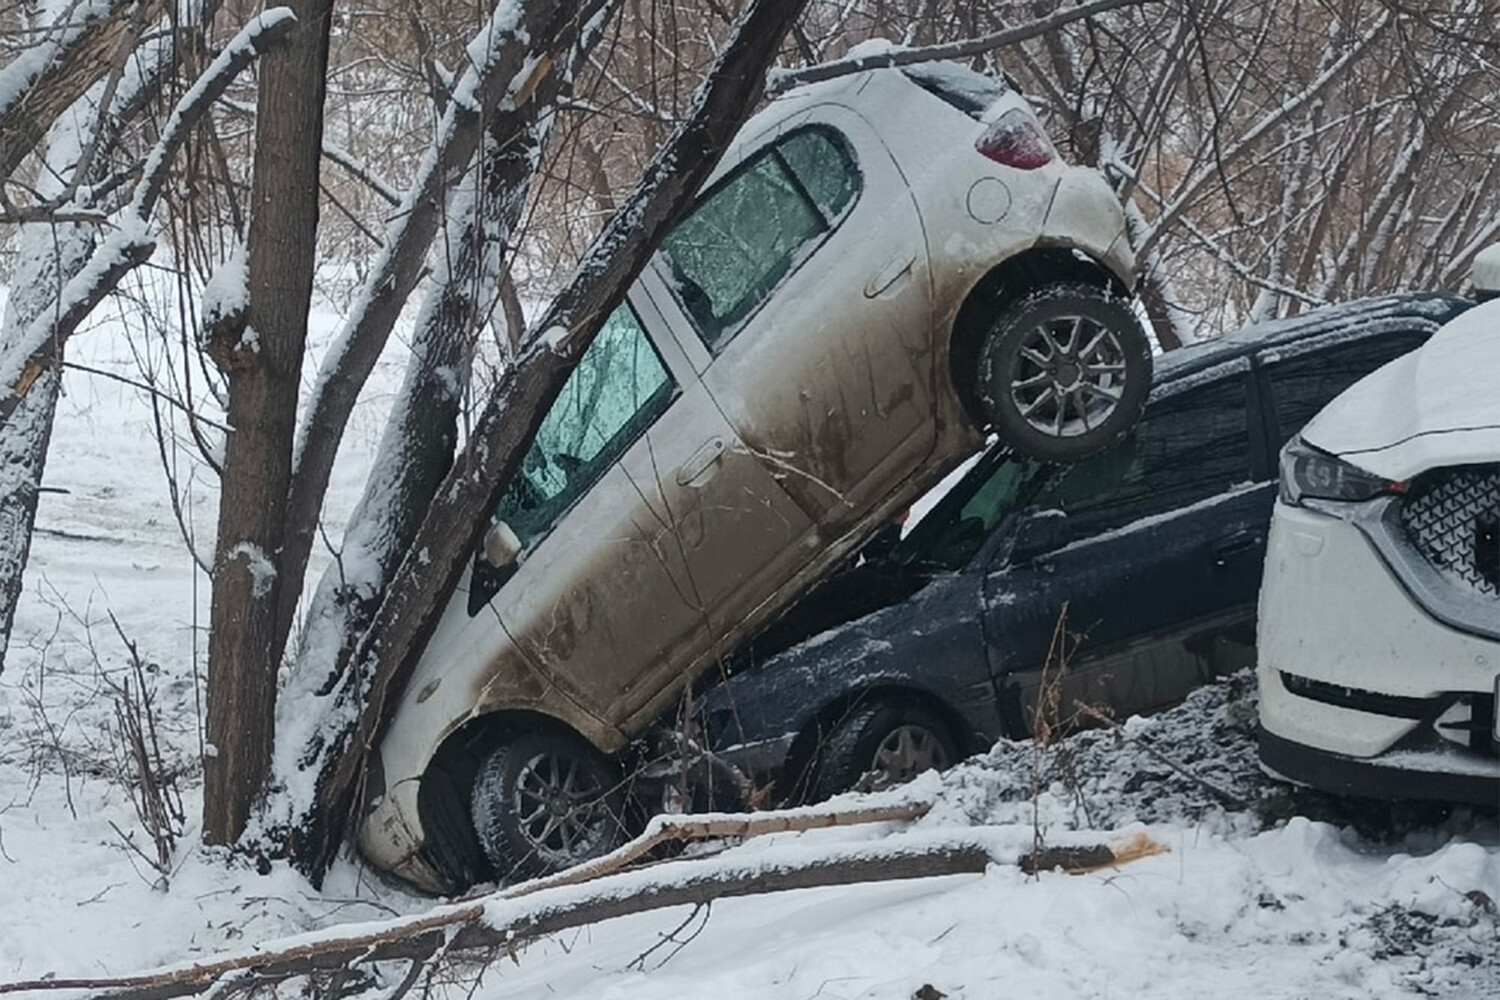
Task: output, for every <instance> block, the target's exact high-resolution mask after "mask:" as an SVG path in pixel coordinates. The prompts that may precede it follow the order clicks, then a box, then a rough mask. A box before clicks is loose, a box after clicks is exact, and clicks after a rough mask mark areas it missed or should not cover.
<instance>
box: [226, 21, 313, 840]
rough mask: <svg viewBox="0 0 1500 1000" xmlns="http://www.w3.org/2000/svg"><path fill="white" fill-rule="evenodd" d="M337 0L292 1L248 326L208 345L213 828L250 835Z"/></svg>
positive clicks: (258, 166) (255, 204) (273, 654)
mask: <svg viewBox="0 0 1500 1000" xmlns="http://www.w3.org/2000/svg"><path fill="white" fill-rule="evenodd" d="M332 5H333V4H332V0H294V2H292V3H290V4H288V6H290V7H291V9H292V11H293V13H294V14H295V15H296V17H297V24H296V26H295V28H294V29H293V30H292V33H291V36H290V38H289V39H288V40H287V41H286V43H284V44H283V45H282V46H280V47H279V48H277V49H276V50H274V51H273V52H271V53H269V54H268V55H267V56H266V57H265V59H264V64H263V65H262V66H261V76H260V92H259V114H258V115H257V117H256V132H255V168H254V174H253V177H252V181H251V188H250V198H251V216H250V227H249V235H248V238H247V240H246V246H247V273H248V281H247V286H248V287H247V289H246V291H247V293H248V294H247V309H246V311H245V313H244V315H243V320H244V324H245V325H244V326H243V327H242V328H241V329H240V330H239V331H237V333H238V335H237V336H236V335H235V333H233V332H230V331H228V330H219V331H217V332H218V333H219V334H220V338H219V339H217V340H216V341H214V342H213V343H211V344H210V349H211V350H212V352H213V356H214V360H215V362H216V363H217V364H218V365H219V366H220V368H222V369H224V370H225V374H226V378H227V382H228V389H229V407H228V423H229V425H230V426H231V427H233V428H234V432H233V433H231V434H230V435H229V437H228V440H227V441H226V444H225V448H224V470H223V474H222V477H221V480H220V494H219V496H220V499H219V524H218V540H217V543H216V551H215V557H214V573H213V603H212V606H211V609H210V618H209V622H210V632H209V640H208V691H207V696H206V699H205V700H206V703H207V726H206V728H207V743H208V750H207V754H206V756H207V759H205V760H204V762H203V785H204V787H203V839H204V841H205V842H207V843H210V844H227V843H232V842H233V841H235V840H236V839H238V837H239V835H240V833H241V832H242V831H243V830H244V828H245V821H246V819H247V818H248V817H249V815H250V807H251V804H252V803H253V802H254V801H255V798H256V797H257V796H258V795H259V793H260V789H261V785H262V782H263V781H264V780H265V776H266V773H267V770H268V769H269V766H270V759H271V736H272V727H273V719H274V715H273V713H274V711H275V698H276V669H277V666H278V664H279V661H280V647H279V646H277V645H276V644H275V643H274V641H273V636H274V634H275V630H276V610H277V596H278V594H277V583H278V578H277V574H276V563H275V562H274V561H273V560H274V559H275V558H276V557H277V554H278V553H279V551H280V549H281V547H282V543H283V538H284V530H283V529H284V523H285V510H286V497H287V490H288V487H289V485H290V482H291V472H292V438H293V434H294V433H295V431H296V420H297V400H298V393H299V389H300V386H301V377H302V354H303V347H304V344H305V341H306V338H307V313H308V307H309V305H310V303H311V300H312V283H313V268H314V266H315V263H316V260H315V250H316V241H317V228H318V161H319V157H320V151H321V149H322V145H323V95H324V90H325V88H326V80H327V66H328V35H329V20H330V14H331V9H332Z"/></svg>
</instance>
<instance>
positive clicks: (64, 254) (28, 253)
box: [0, 222, 94, 669]
mask: <svg viewBox="0 0 1500 1000" xmlns="http://www.w3.org/2000/svg"><path fill="white" fill-rule="evenodd" d="M93 249H94V240H93V236H92V233H91V232H90V231H89V229H87V228H86V227H85V226H83V225H81V224H76V223H64V224H62V225H59V226H51V225H48V224H47V223H44V222H33V223H29V224H27V225H26V226H24V227H23V228H22V231H21V237H20V246H19V258H20V263H19V265H18V267H17V269H16V274H15V280H14V283H13V286H12V287H13V291H12V292H11V297H10V299H9V300H8V302H7V303H6V310H5V317H4V322H3V324H0V353H3V352H4V350H5V349H6V348H7V347H9V346H10V345H13V344H14V343H15V342H16V341H17V340H18V339H19V338H20V337H21V336H22V335H24V334H25V332H26V330H27V329H28V328H29V327H30V326H31V324H32V322H33V321H35V320H36V318H37V317H38V316H39V315H41V314H42V312H44V311H45V310H47V309H48V308H50V307H51V306H52V305H53V303H54V302H55V301H56V296H57V293H58V291H59V290H60V289H61V288H62V287H63V286H64V285H65V284H67V282H68V281H69V280H71V279H72V278H73V277H74V276H75V275H76V274H77V273H78V272H79V271H81V270H82V269H83V266H84V264H86V263H88V259H89V255H90V254H91V253H92V252H93ZM61 360H62V358H61V349H60V348H59V357H58V361H59V363H60V362H61ZM61 387H62V372H61V370H60V368H59V367H56V366H54V367H50V368H46V369H43V370H42V371H41V372H39V373H38V375H37V376H36V380H35V381H34V382H33V383H32V385H31V388H30V390H29V391H28V392H27V393H26V396H25V398H24V399H22V400H21V401H20V403H19V404H18V405H17V406H16V409H15V411H14V412H13V413H12V414H11V417H10V419H9V420H7V421H6V422H5V423H3V424H0V469H4V470H5V476H4V477H3V479H0V669H3V668H4V655H5V644H6V642H8V640H9V638H10V629H11V625H12V624H14V622H15V614H16V601H17V600H18V599H19V598H20V596H21V578H22V576H23V573H24V571H25V569H26V560H27V558H28V557H29V556H30V553H31V526H32V523H33V522H34V521H35V519H36V502H37V495H38V494H37V491H38V487H39V486H40V485H41V482H42V470H43V468H44V467H45V465H46V461H47V445H48V442H50V441H51V439H52V415H53V413H54V411H55V410H56V408H57V395H58V391H59V390H60V389H61Z"/></svg>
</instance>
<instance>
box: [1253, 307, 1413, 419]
mask: <svg viewBox="0 0 1500 1000" xmlns="http://www.w3.org/2000/svg"><path fill="white" fill-rule="evenodd" d="M1427 337H1428V334H1426V333H1421V332H1417V331H1403V332H1400V333H1392V334H1387V335H1385V336H1379V337H1369V338H1366V339H1362V340H1356V341H1352V342H1348V343H1343V344H1339V345H1337V346H1335V347H1331V348H1327V349H1324V350H1317V351H1311V352H1309V353H1307V354H1302V355H1298V356H1296V357H1291V358H1287V359H1285V360H1282V361H1273V362H1269V363H1267V364H1266V365H1265V367H1264V371H1265V372H1266V374H1267V376H1268V377H1269V378H1270V381H1271V398H1272V399H1273V400H1274V401H1275V406H1276V423H1277V427H1278V429H1279V433H1278V434H1277V442H1276V443H1277V447H1280V446H1281V445H1284V444H1286V443H1287V441H1289V440H1291V437H1292V435H1293V434H1296V433H1297V432H1298V431H1300V430H1301V429H1302V425H1303V424H1305V423H1307V422H1308V421H1309V420H1311V419H1312V418H1313V417H1314V416H1315V415H1316V414H1317V412H1318V411H1319V410H1321V409H1322V408H1323V407H1325V406H1327V405H1328V403H1329V402H1330V401H1331V400H1332V399H1333V397H1335V396H1337V395H1338V394H1339V393H1341V392H1343V391H1344V390H1345V389H1347V388H1349V387H1350V386H1351V385H1353V384H1354V383H1355V382H1358V381H1359V380H1360V379H1362V378H1364V377H1365V376H1366V375H1368V374H1370V372H1372V371H1374V370H1375V369H1377V368H1379V367H1380V366H1381V365H1383V364H1385V363H1386V362H1387V361H1393V360H1395V359H1396V358H1398V357H1400V356H1401V355H1403V354H1406V353H1408V352H1409V351H1414V350H1416V349H1417V348H1418V347H1421V346H1422V344H1423V343H1425V342H1426V341H1427Z"/></svg>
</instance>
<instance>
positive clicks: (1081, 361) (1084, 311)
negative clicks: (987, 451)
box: [975, 284, 1151, 462]
mask: <svg viewBox="0 0 1500 1000" xmlns="http://www.w3.org/2000/svg"><path fill="white" fill-rule="evenodd" d="M978 368H979V371H978V382H977V384H976V386H975V396H976V398H977V399H978V401H979V409H980V414H981V417H982V418H983V420H984V422H985V423H986V425H987V426H986V428H985V429H986V430H994V431H996V432H997V433H998V434H999V435H1000V436H1001V438H1002V439H1003V440H1005V441H1007V442H1009V443H1010V444H1011V445H1012V446H1013V447H1014V448H1015V449H1016V450H1017V451H1018V452H1020V453H1021V454H1024V455H1029V456H1031V457H1033V458H1039V459H1042V460H1043V461H1047V462H1075V461H1077V460H1079V459H1081V458H1087V457H1088V456H1089V455H1092V454H1094V453H1095V452H1098V451H1102V450H1103V449H1105V448H1107V447H1108V446H1109V445H1111V444H1113V443H1114V442H1115V441H1117V440H1119V439H1120V438H1121V437H1122V436H1123V435H1124V434H1125V433H1126V432H1128V431H1129V430H1130V428H1132V427H1134V426H1135V422H1136V421H1137V420H1139V419H1140V416H1141V411H1142V410H1144V409H1145V407H1146V396H1147V394H1149V392H1150V391H1151V342H1150V340H1148V339H1147V337H1146V331H1145V330H1143V329H1141V324H1140V321H1139V320H1137V319H1136V317H1135V313H1134V312H1133V311H1132V310H1131V307H1130V300H1129V299H1125V298H1121V297H1119V296H1116V295H1112V294H1110V292H1108V291H1107V290H1105V289H1103V288H1097V287H1095V286H1093V285H1086V284H1056V285H1046V286H1043V287H1042V288H1038V289H1036V290H1035V291H1033V292H1030V293H1029V294H1027V295H1024V296H1022V297H1021V298H1020V299H1018V300H1017V301H1015V302H1012V303H1011V304H1010V305H1009V306H1007V307H1006V308H1005V310H1004V311H1002V312H1001V313H1000V314H999V315H998V316H996V317H995V321H994V323H993V324H992V325H991V326H990V329H989V332H988V333H986V334H985V338H984V341H983V342H982V343H981V344H980V348H979V366H978Z"/></svg>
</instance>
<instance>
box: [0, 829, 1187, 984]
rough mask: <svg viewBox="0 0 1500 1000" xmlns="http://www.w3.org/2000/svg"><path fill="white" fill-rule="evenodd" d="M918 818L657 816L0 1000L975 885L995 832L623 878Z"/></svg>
mask: <svg viewBox="0 0 1500 1000" xmlns="http://www.w3.org/2000/svg"><path fill="white" fill-rule="evenodd" d="M928 809H929V806H928V805H927V804H925V803H918V802H910V803H898V804H895V805H888V806H871V807H866V808H859V809H845V810H829V809H826V808H825V809H796V810H786V811H783V812H772V813H764V814H727V813H726V814H708V815H700V816H676V817H667V816H661V817H657V818H656V819H655V820H653V821H652V823H651V824H650V825H649V826H648V827H647V829H646V831H645V832H644V833H643V834H642V835H641V836H639V837H637V838H636V839H635V840H632V841H631V842H630V843H629V844H626V845H625V846H623V847H621V848H619V849H618V850H616V851H614V852H612V853H610V854H608V855H605V856H604V857H601V858H598V859H596V860H595V861H592V862H589V863H587V864H584V865H580V866H578V867H577V868H574V869H570V870H568V871H565V872H561V873H559V874H557V875H555V876H552V877H550V878H547V879H540V880H536V881H533V882H526V883H522V884H520V885H516V886H512V887H510V888H508V889H502V890H499V891H498V892H495V893H492V894H489V895H486V896H481V897H477V898H473V899H467V900H461V901H459V902H456V903H449V904H446V905H443V906H438V907H435V908H434V909H432V910H431V911H429V912H427V913H424V914H421V915H419V916H414V917H403V918H399V919H396V920H388V921H382V922H378V923H362V924H351V925H343V926H340V927H336V928H332V929H330V930H324V931H315V932H311V933H308V934H303V935H299V936H297V937H293V938H289V939H286V940H283V941H281V942H273V943H269V944H266V945H262V946H260V947H257V948H255V949H254V950H251V951H244V952H239V953H235V954H229V955H224V956H221V957H218V958H215V959H212V960H209V961H199V962H192V963H187V964H183V965H178V966H173V967H167V968H164V969H159V970H156V971H154V972H148V973H143V974H139V975H131V976H112V977H97V978H68V979H64V978H48V979H39V980H30V981H23V982H12V983H0V994H11V993H26V992H41V991H55V990H83V991H89V992H91V993H93V994H95V995H97V996H101V997H108V998H110V1000H169V998H172V997H181V996H191V995H194V994H200V993H205V992H207V991H210V990H212V991H213V995H214V997H215V998H216V1000H224V998H227V997H229V996H232V995H236V994H242V993H249V992H251V991H254V990H256V989H259V988H261V987H265V986H269V985H274V984H276V983H280V982H284V981H286V980H289V979H293V978H295V977H298V976H311V975H319V974H322V975H328V974H335V975H337V974H341V973H348V972H349V971H351V970H352V969H353V968H354V967H355V966H358V965H365V964H368V963H372V962H384V961H395V960H404V961H407V962H409V963H411V966H410V968H409V970H408V972H407V974H406V975H405V976H404V977H403V980H402V982H401V983H400V984H399V985H398V986H397V987H396V989H395V991H394V992H393V993H391V994H390V995H389V996H388V997H386V998H385V1000H399V998H400V997H401V996H402V995H403V994H405V993H406V992H407V991H408V990H409V989H410V988H411V987H412V985H414V984H415V983H416V981H417V980H418V979H419V978H420V972H421V971H422V970H423V969H424V968H426V967H428V966H429V965H430V964H431V963H433V962H435V961H438V960H442V959H449V958H474V959H480V960H485V959H488V958H492V957H493V956H494V955H496V954H499V953H502V952H503V953H509V954H512V955H514V954H515V952H516V950H517V949H518V948H520V947H522V946H524V945H526V944H528V943H530V942H533V941H536V940H538V939H540V938H543V937H546V936H547V935H550V934H555V933H558V932H559V931H564V930H569V929H572V928H576V927H583V926H587V925H590V924H595V923H600V922H602V921H605V920H610V919H613V918H614V917H622V916H627V915H631V914H636V913H645V912H648V911H651V910H658V909H664V908H667V907H672V906H684V905H688V904H693V905H698V906H701V905H704V904H707V903H710V902H713V901H715V900H718V899H726V898H730V897H735V896H751V895H760V894H764V893H772V892H784V891H788V890H792V889H810V888H820V887H830V886H840V885H852V884H856V883H861V882H883V881H894V880H904V879H918V878H932V877H936V876H940V875H959V874H981V873H983V872H984V871H985V869H986V868H987V867H988V866H989V865H990V864H991V863H992V862H994V861H995V860H996V858H995V850H996V846H997V842H996V839H995V837H994V833H995V832H996V831H995V830H993V829H988V830H987V829H985V828H971V829H966V830H963V831H960V833H959V835H957V836H943V837H926V838H923V837H914V836H903V837H900V838H896V839H892V840H890V841H887V842H880V843H873V844H860V845H857V846H855V847H854V849H852V850H851V849H850V848H849V845H844V846H843V849H842V850H839V851H838V853H830V852H829V848H828V847H826V846H818V845H810V844H804V843H800V842H793V843H791V844H788V845H785V846H784V847H783V846H780V845H778V848H777V849H776V851H775V854H774V855H773V856H769V857H768V856H766V855H760V856H755V857H751V858H749V859H744V860H741V859H738V858H734V857H727V858H726V857H715V858H707V859H702V858H700V859H696V860H684V861H676V862H671V863H668V864H664V865H661V866H655V867H651V868H637V869H634V870H629V871H622V870H621V869H622V868H623V867H624V866H626V865H629V864H630V863H632V862H633V861H636V860H639V859H640V858H642V857H644V856H645V855H646V854H648V853H649V852H650V851H651V850H652V849H654V848H655V847H657V846H660V845H662V844H664V843H668V842H672V841H678V842H680V841H688V840H697V839H704V838H709V837H753V836H756V835H763V834H767V833H782V832H801V831H807V830H812V829H819V828H829V827H835V826H849V825H855V824H865V823H875V822H891V821H909V820H912V819H916V818H918V817H920V816H922V815H924V814H925V813H926V812H927V811H928ZM1165 850H1166V848H1165V847H1164V846H1162V845H1160V844H1157V843H1156V842H1154V841H1151V840H1150V839H1149V838H1146V837H1144V835H1137V836H1136V837H1134V838H1132V839H1131V840H1129V841H1127V842H1126V843H1125V844H1123V845H1121V846H1119V847H1115V848H1111V847H1107V846H1101V845H1083V846H1076V845H1075V846H1070V847H1057V848H1048V849H1045V850H1043V851H1040V852H1033V853H1031V854H1027V855H1023V856H1022V857H1021V858H1020V859H1019V860H1018V861H1016V862H1012V863H1016V864H1019V865H1020V866H1021V867H1022V869H1023V870H1025V871H1027V872H1037V871H1043V870H1049V869H1052V868H1062V869H1063V870H1065V871H1069V872H1072V873H1075V874H1076V873H1081V872H1084V871H1092V870H1096V869H1098V868H1101V867H1108V866H1112V865H1119V864H1123V863H1126V862H1128V861H1132V860H1135V859H1137V858H1141V857H1146V856H1149V855H1151V854H1159V853H1162V852H1164V851H1165ZM580 883H587V884H586V885H580Z"/></svg>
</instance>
